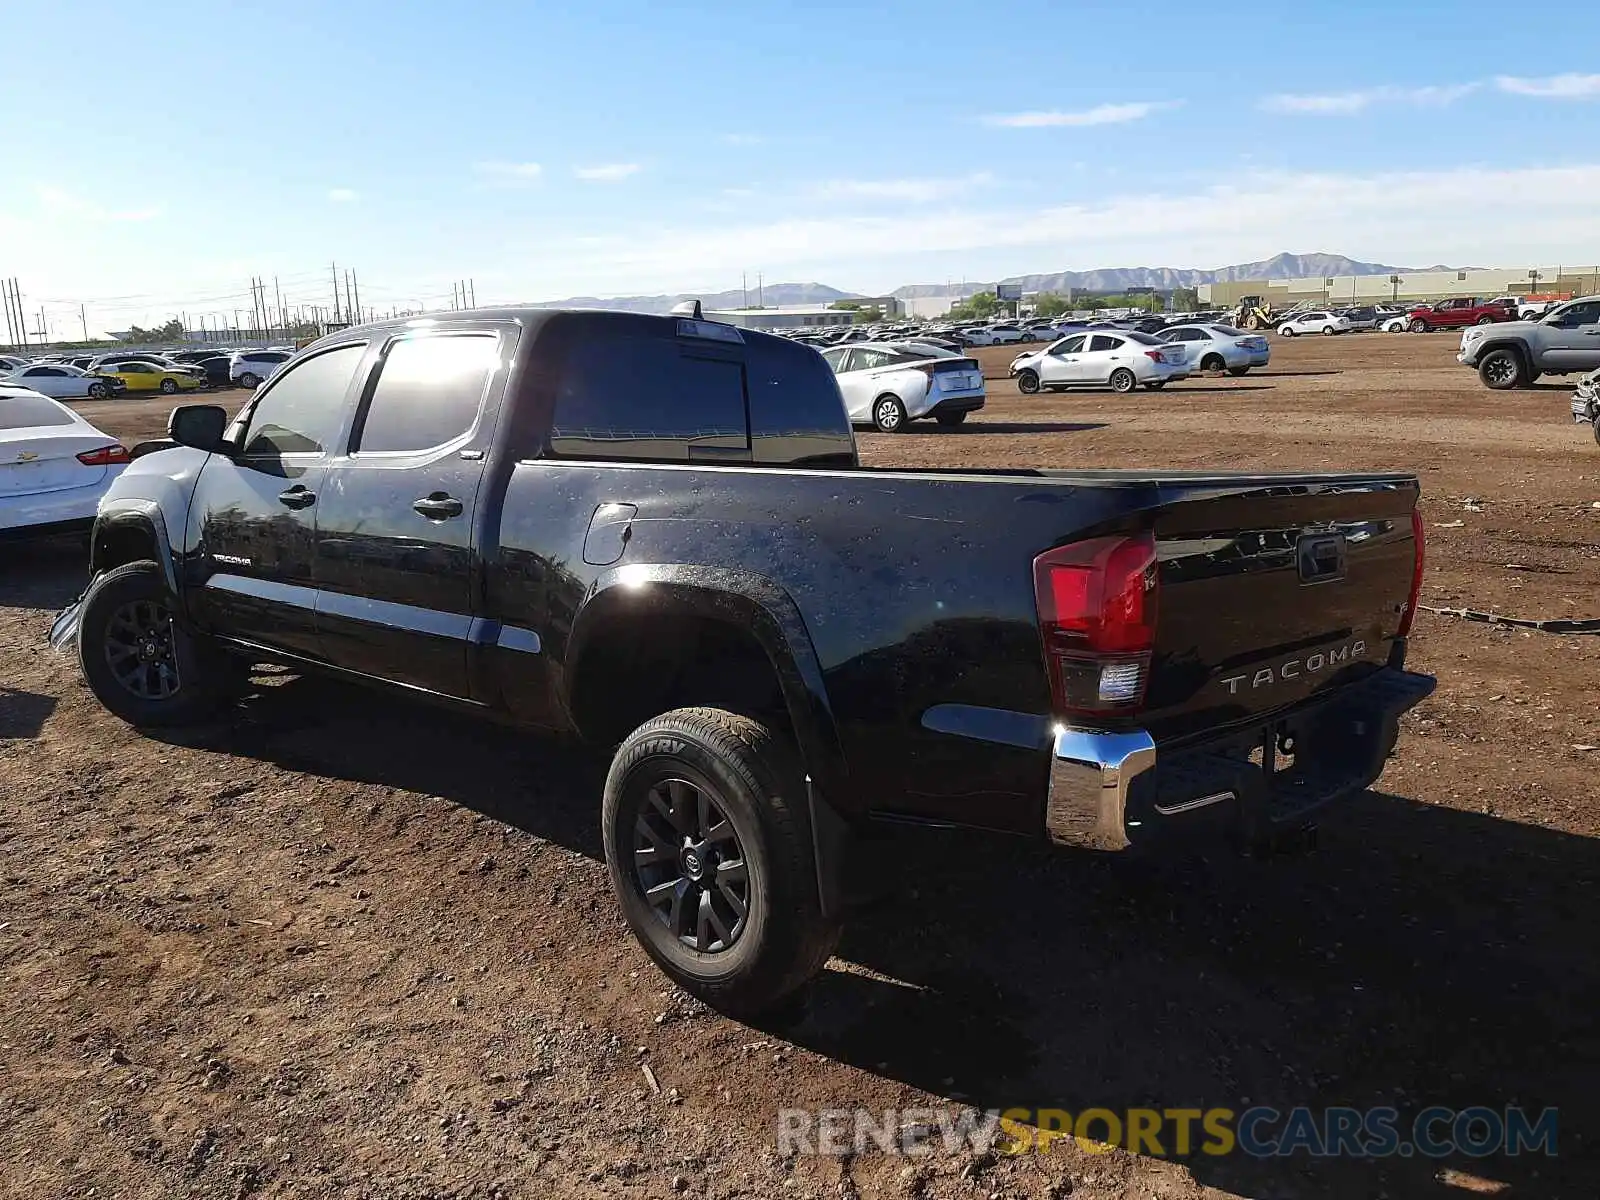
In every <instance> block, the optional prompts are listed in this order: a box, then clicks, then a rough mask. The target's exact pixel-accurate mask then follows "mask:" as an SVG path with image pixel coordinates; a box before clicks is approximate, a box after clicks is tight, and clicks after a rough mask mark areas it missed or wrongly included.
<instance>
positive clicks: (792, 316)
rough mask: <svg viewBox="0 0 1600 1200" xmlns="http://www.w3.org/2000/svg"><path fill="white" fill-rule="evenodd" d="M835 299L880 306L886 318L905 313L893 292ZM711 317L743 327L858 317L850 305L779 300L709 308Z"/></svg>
mask: <svg viewBox="0 0 1600 1200" xmlns="http://www.w3.org/2000/svg"><path fill="white" fill-rule="evenodd" d="M834 303H849V304H859V305H860V306H861V307H862V308H876V309H880V310H881V311H882V312H883V316H884V319H885V320H893V319H895V318H898V317H900V316H901V315H902V314H903V313H904V309H903V307H902V306H901V302H900V301H899V300H897V299H896V298H895V297H893V296H862V297H861V298H859V299H851V300H849V301H835V302H834ZM705 315H706V317H707V319H709V320H712V321H721V322H723V324H725V325H737V326H739V328H741V329H814V328H817V327H819V326H823V325H848V324H850V322H851V321H852V320H853V319H854V316H855V314H854V312H853V311H852V310H850V309H845V308H835V307H834V304H832V303H830V304H779V305H767V306H766V307H764V308H716V309H711V308H708V309H706V311H705Z"/></svg>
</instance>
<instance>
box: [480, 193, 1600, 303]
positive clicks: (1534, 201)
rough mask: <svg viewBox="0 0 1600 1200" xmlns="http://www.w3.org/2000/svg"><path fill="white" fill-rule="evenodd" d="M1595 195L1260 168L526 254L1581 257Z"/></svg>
mask: <svg viewBox="0 0 1600 1200" xmlns="http://www.w3.org/2000/svg"><path fill="white" fill-rule="evenodd" d="M1597 193H1600V163H1596V164H1594V165H1589V166H1577V167H1563V168H1536V169H1505V170H1490V169H1484V168H1461V169H1457V170H1442V171H1424V172H1392V173H1373V174H1335V173H1289V172H1254V173H1243V174H1238V175H1234V176H1230V177H1227V178H1226V179H1222V180H1219V181H1218V182H1216V183H1213V184H1211V185H1210V186H1206V187H1200V188H1195V189H1190V190H1188V191H1183V192H1179V191H1172V192H1164V193H1146V192H1135V193H1131V194H1128V195H1123V196H1112V197H1110V198H1108V199H1105V200H1097V201H1094V202H1064V203H1060V204H1056V205H1052V206H1048V207H1039V208H1032V209H1017V208H1004V207H992V206H991V207H974V208H966V209H958V210H946V209H939V210H936V211H931V210H926V209H924V210H910V211H904V210H901V211H894V212H888V213H881V214H876V215H875V214H871V213H863V212H857V213H851V212H849V211H848V210H845V211H839V212H830V213H828V214H826V215H824V216H816V215H811V214H809V213H806V214H805V215H786V216H781V217H778V218H775V219H772V220H766V221H750V222H747V223H743V224H740V223H736V222H729V221H728V220H726V219H725V218H722V217H719V218H717V219H716V220H707V221H705V222H702V223H699V224H694V225H683V226H675V227H667V228H662V227H660V226H646V225H639V226H635V227H630V228H625V229H617V230H612V231H608V232H607V233H606V234H605V235H604V236H602V237H600V238H598V239H597V240H596V241H595V242H593V243H591V244H588V245H585V246H581V247H579V246H576V245H574V244H573V242H572V240H571V238H570V237H552V238H550V239H549V240H537V241H531V242H528V243H524V244H523V245H521V246H520V247H519V248H518V254H519V256H520V255H525V256H526V261H527V263H528V269H529V270H530V271H536V272H537V276H536V277H537V278H539V279H540V280H541V281H543V283H544V285H545V287H547V288H549V289H550V290H549V291H548V292H546V293H545V294H549V295H560V294H570V293H571V292H585V293H590V294H595V293H597V292H602V291H604V292H613V293H615V292H636V291H637V292H642V291H651V290H666V289H671V288H677V287H682V286H683V285H684V284H685V282H686V281H693V280H712V279H718V278H724V277H726V278H732V277H736V276H737V274H738V272H739V270H740V269H741V268H742V267H745V266H747V265H748V264H750V263H752V262H759V263H761V264H762V265H763V266H764V268H765V270H766V274H767V278H769V279H773V278H778V277H780V275H779V273H780V272H781V273H782V275H783V276H788V277H793V278H812V279H828V280H832V281H835V283H836V286H849V287H855V288H862V289H867V290H871V289H873V288H877V287H892V286H895V285H897V284H900V283H905V282H908V281H915V280H916V279H918V278H919V277H922V276H929V277H932V276H939V277H942V276H944V275H945V274H947V273H948V265H949V264H951V263H960V264H966V265H970V272H969V277H970V278H977V277H985V278H987V277H989V276H991V275H996V274H1005V273H1007V270H1008V269H1012V270H1015V269H1020V270H1030V269H1031V270H1044V269H1053V268H1058V267H1066V266H1072V267H1080V268H1088V267H1095V266H1108V265H1110V266H1116V265H1126V264H1128V263H1131V262H1140V263H1168V264H1171V265H1173V266H1211V265H1217V264H1221V263H1228V262H1245V261H1250V260H1254V259H1259V258H1265V257H1267V256H1268V255H1270V254H1273V253H1276V252H1277V251H1279V250H1283V249H1286V248H1300V249H1305V250H1313V249H1337V250H1341V251H1343V252H1345V253H1349V254H1355V255H1358V256H1360V257H1363V258H1370V259H1374V260H1380V261H1382V260H1387V261H1391V262H1406V261H1414V262H1449V261H1452V260H1454V261H1462V262H1485V261H1489V262H1495V261H1499V262H1517V261H1519V260H1522V261H1530V260H1531V261H1562V260H1568V261H1570V260H1573V259H1575V258H1576V257H1578V256H1580V255H1581V254H1582V253H1583V251H1584V250H1585V249H1587V248H1590V247H1592V245H1593V224H1594V222H1593V202H1592V199H1591V197H1593V196H1594V195H1596V194H1597ZM1464 195H1492V196H1494V197H1495V198H1496V203H1495V205H1494V207H1493V208H1492V209H1485V208H1483V207H1482V206H1481V205H1480V206H1473V205H1462V204H1459V203H1456V201H1458V200H1459V198H1460V197H1461V196H1464ZM1505 211H1514V212H1516V213H1517V214H1518V220H1517V222H1515V223H1514V225H1509V226H1508V225H1507V224H1506V223H1505V222H1504V221H1503V220H1502V219H1501V218H1500V216H1499V215H1498V214H1500V213H1502V212H1505ZM585 232H587V231H585ZM935 264H938V265H935ZM1013 264H1014V265H1013ZM566 285H570V287H568V288H567V291H566V292H565V293H564V292H563V291H562V290H561V289H562V288H563V287H564V286H566ZM512 286H513V287H514V286H515V285H512Z"/></svg>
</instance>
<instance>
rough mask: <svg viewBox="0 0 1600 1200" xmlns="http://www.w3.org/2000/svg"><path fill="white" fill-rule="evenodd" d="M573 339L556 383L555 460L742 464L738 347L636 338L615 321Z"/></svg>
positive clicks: (582, 329)
mask: <svg viewBox="0 0 1600 1200" xmlns="http://www.w3.org/2000/svg"><path fill="white" fill-rule="evenodd" d="M573 334H574V336H572V337H571V339H570V341H569V343H568V345H567V347H566V355H565V360H566V361H565V363H564V365H563V368H562V370H561V374H560V378H559V380H558V382H557V384H556V396H555V413H554V419H553V421H552V422H551V430H550V448H551V450H552V451H553V452H554V453H555V454H558V455H562V456H564V457H573V458H646V459H654V460H658V461H668V462H673V461H677V462H684V461H688V460H690V459H693V458H710V459H724V460H731V461H739V460H741V459H743V460H748V458H749V452H750V427H749V414H748V410H747V406H746V401H745V371H744V363H743V356H744V355H743V346H742V344H741V345H726V346H725V345H724V344H722V343H718V342H715V341H712V340H709V339H706V340H703V341H702V340H700V339H695V338H688V337H670V336H648V335H642V331H637V330H636V329H635V328H630V327H629V326H628V325H627V324H624V323H621V322H617V323H611V322H606V323H603V324H602V323H590V322H584V323H583V324H582V325H580V326H578V327H577V328H576V329H574V331H573Z"/></svg>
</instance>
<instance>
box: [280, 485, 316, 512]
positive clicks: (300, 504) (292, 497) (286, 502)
mask: <svg viewBox="0 0 1600 1200" xmlns="http://www.w3.org/2000/svg"><path fill="white" fill-rule="evenodd" d="M316 502H317V494H316V493H315V492H313V491H310V490H308V489H307V488H306V486H305V484H303V483H297V484H295V485H294V486H293V487H292V488H290V489H289V490H288V491H286V492H279V493H278V503H279V504H281V505H283V506H284V507H285V508H310V507H311V506H312V505H313V504H315V503H316Z"/></svg>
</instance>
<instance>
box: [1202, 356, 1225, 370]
mask: <svg viewBox="0 0 1600 1200" xmlns="http://www.w3.org/2000/svg"><path fill="white" fill-rule="evenodd" d="M1226 365H1227V364H1226V363H1224V362H1223V361H1222V355H1220V354H1208V355H1206V356H1205V357H1204V358H1202V359H1201V360H1200V369H1201V370H1202V371H1220V370H1222V369H1223V368H1224V367H1225V366H1226Z"/></svg>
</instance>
